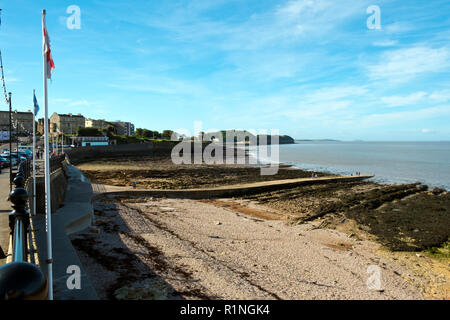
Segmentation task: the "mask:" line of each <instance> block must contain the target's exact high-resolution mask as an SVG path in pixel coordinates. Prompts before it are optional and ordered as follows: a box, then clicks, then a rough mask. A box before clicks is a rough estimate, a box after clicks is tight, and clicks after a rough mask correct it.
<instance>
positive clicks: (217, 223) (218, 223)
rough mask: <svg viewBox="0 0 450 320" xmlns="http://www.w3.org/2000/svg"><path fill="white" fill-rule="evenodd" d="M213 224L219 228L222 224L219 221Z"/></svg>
mask: <svg viewBox="0 0 450 320" xmlns="http://www.w3.org/2000/svg"><path fill="white" fill-rule="evenodd" d="M214 224H215V225H218V226H220V225H221V224H222V222H220V221H214Z"/></svg>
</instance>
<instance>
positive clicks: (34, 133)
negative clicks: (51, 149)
mask: <svg viewBox="0 0 450 320" xmlns="http://www.w3.org/2000/svg"><path fill="white" fill-rule="evenodd" d="M34 97H36V92H35V90H33V100H34ZM33 104H34V101H33ZM33 215H36V106H34V108H33Z"/></svg>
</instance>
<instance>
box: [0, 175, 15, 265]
mask: <svg viewBox="0 0 450 320" xmlns="http://www.w3.org/2000/svg"><path fill="white" fill-rule="evenodd" d="M8 196H9V169H2V173H1V174H0V247H1V248H2V250H3V251H4V253H5V254H8V247H9V219H8V216H9V212H11V210H12V207H11V202H9V201H8V200H7V199H8ZM5 263H6V259H0V265H3V264H5Z"/></svg>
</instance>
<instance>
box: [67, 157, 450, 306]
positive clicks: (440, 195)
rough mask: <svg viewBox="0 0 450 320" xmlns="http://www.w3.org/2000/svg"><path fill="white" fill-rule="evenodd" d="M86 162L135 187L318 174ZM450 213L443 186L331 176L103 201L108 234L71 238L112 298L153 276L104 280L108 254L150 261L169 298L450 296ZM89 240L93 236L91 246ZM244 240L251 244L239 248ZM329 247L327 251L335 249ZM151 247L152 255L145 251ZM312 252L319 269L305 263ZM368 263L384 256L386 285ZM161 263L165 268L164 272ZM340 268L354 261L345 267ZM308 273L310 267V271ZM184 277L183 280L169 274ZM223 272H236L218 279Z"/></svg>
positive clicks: (101, 176)
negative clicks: (218, 193)
mask: <svg viewBox="0 0 450 320" xmlns="http://www.w3.org/2000/svg"><path fill="white" fill-rule="evenodd" d="M78 167H79V168H80V169H81V170H82V171H83V172H84V173H85V174H86V176H87V177H89V178H90V179H91V180H92V181H93V182H95V183H99V184H104V185H111V186H120V187H124V186H125V187H126V186H128V187H130V184H131V182H132V181H137V184H138V186H139V187H140V188H143V189H145V188H148V189H188V188H204V187H213V186H223V185H236V184H242V183H249V182H258V181H272V180H280V179H293V178H299V177H311V174H312V173H311V172H309V171H303V170H298V169H295V170H293V169H290V168H286V167H283V168H280V170H279V172H278V174H277V175H274V176H261V175H260V174H259V173H260V171H259V168H254V167H249V166H244V165H240V166H238V165H232V166H223V165H220V166H219V165H217V166H214V165H211V166H205V165H194V166H193V165H180V166H175V165H173V164H172V163H171V161H170V159H168V158H163V157H161V158H145V159H127V160H126V161H121V160H112V159H105V160H101V161H94V162H89V163H85V164H80V165H79V166H78ZM317 175H318V176H327V175H328V174H327V173H317ZM130 189H131V187H130ZM448 210H450V195H449V194H448V192H446V191H445V190H440V189H434V190H428V188H427V187H426V186H423V185H420V184H409V185H380V184H376V183H373V182H367V181H366V182H364V181H360V182H345V183H324V184H318V185H311V186H302V187H297V188H289V189H282V190H277V191H271V192H265V193H260V194H254V195H248V196H242V197H239V198H232V199H210V200H202V201H195V200H188V199H165V198H145V197H144V198H140V199H116V200H107V201H106V202H105V201H103V200H99V201H98V202H96V218H97V219H96V221H97V227H98V228H99V231H100V233H99V234H97V233H92V232H85V233H81V234H78V235H74V238H73V243H74V245H75V246H76V247H77V248H78V250H79V254H80V256H81V257H82V260H83V261H84V264H85V265H87V266H88V269H90V270H89V272H90V273H92V274H93V275H96V276H94V278H97V277H100V278H99V280H98V282H97V286H99V288H101V290H104V289H105V290H106V289H107V290H106V292H108V295H105V296H104V297H103V298H105V299H114V298H126V299H128V298H130V297H131V298H132V296H133V294H135V295H139V294H141V295H142V294H143V292H142V290H143V289H142V288H143V286H144V287H145V286H147V287H148V283H147V282H145V281H144V282H145V283H147V284H144V282H142V281H143V279H147V280H148V277H146V276H144V273H145V272H144V273H142V277H137V278H133V279H129V278H127V276H126V275H124V274H121V271H120V268H119V269H114V270H109V271H108V270H106V271H108V272H109V274H110V276H109V277H108V276H105V277H102V276H100V274H101V273H102V272H106V271H105V268H106V269H108V267H106V265H107V264H108V261H109V260H110V259H116V258H117V257H118V256H119V257H122V258H126V257H128V258H127V259H125V260H127V261H128V260H129V258H130V257H131V256H133V261H137V262H136V263H138V264H141V263H143V264H144V265H145V268H144V267H142V266H141V268H144V269H145V270H147V271H146V272H147V273H149V274H152V275H153V276H152V277H150V278H151V279H159V280H157V281H160V282H158V283H159V284H161V286H160V287H161V288H164V289H161V290H163V292H165V297H166V298H167V297H168V295H167V294H169V293H170V292H171V294H169V296H170V297H172V298H191V297H194V298H199V299H204V298H218V299H220V298H230V299H259V298H280V299H308V298H311V299H315V298H319V299H420V297H425V298H437V299H442V298H444V299H448V298H450V294H449V293H450V290H449V289H450V287H449V283H450V266H449V256H448V244H445V243H446V241H448V237H449V229H448V226H449V225H450V220H449V215H448ZM133 217H134V218H133ZM137 217H139V218H137ZM127 219H134V220H130V221H128V220H127ZM136 219H138V220H139V221H141V223H137V220H136ZM133 221H134V222H133ZM244 221H245V223H244ZM136 223H137V224H136ZM123 228H126V230H124V229H123ZM241 228H242V230H241ZM275 230H277V231H275ZM299 234H301V235H299ZM130 235H131V236H130ZM200 235H201V236H200ZM86 239H88V240H89V241H88V242H89V243H91V244H92V245H89V247H86V245H85V243H86V241H85V240H86ZM114 239H115V240H114ZM127 239H128V240H127ZM256 239H259V241H256ZM299 239H301V240H299ZM240 241H246V244H245V245H244V246H241V247H242V248H241V249H239V250H237V251H235V250H236V249H235V244H236V243H240ZM137 245H138V246H140V247H139V248H140V249H139V248H138V247H136V246H137ZM149 246H150V247H151V248H150V247H149ZM100 248H106V249H107V250H103V249H102V252H108V254H107V256H106V257H105V254H102V255H99V252H100ZM183 248H184V249H183ZM186 248H189V249H186ZM324 248H326V249H324ZM150 249H151V250H150ZM149 250H150V251H149ZM180 250H181V251H180ZM183 250H188V251H187V252H190V254H183V253H182V252H183ZM210 250H212V251H210ZM240 250H241V251H240ZM315 250H319V251H315ZM321 250H330V251H329V252H330V254H331V255H327V254H324V252H322V251H321ZM147 251H148V252H150V254H149V256H145V254H144V252H147ZM212 252H214V253H212ZM251 252H253V253H252V254H250V253H251ZM317 252H321V253H320V254H318V253H317ZM316 253H317V254H316ZM248 254H250V256H251V257H252V258H250V256H249V255H248ZM108 255H110V256H108ZM117 255H118V256H117ZM347 255H348V256H349V257H352V258H349V259H355V257H358V258H357V263H356V264H352V263H353V262H350V261H346V259H347V258H346V257H347ZM257 256H258V259H262V260H261V261H257V262H255V263H254V265H256V266H254V267H252V264H251V263H250V262H251V261H255V259H256V258H255V257H257ZM259 256H261V257H259ZM324 256H326V257H328V258H330V259H328V258H323V257H324ZM369 256H370V257H372V258H368V257H369ZM246 257H247V258H246ZM305 257H309V258H308V259H311V261H310V263H311V264H312V265H308V266H307V265H305V262H304V260H305ZM362 257H364V258H362ZM136 259H137V260H136ZM290 259H291V260H292V259H293V261H295V262H296V264H295V265H296V266H294V265H292V264H291V262H289V263H288V264H289V268H286V265H287V264H286V263H287V262H288V261H289V260H290ZM308 259H306V260H308ZM323 259H328V260H326V261H334V262H333V263H332V264H334V266H333V267H332V266H331V265H329V266H327V264H324V263H325V262H324V261H325V260H323ZM371 259H375V260H372V261H381V260H382V261H383V263H381V264H379V263H377V264H376V265H381V266H383V265H386V266H389V267H386V268H385V270H383V276H386V280H387V282H386V283H385V284H386V289H383V290H385V291H383V292H384V293H380V292H371V291H370V290H367V286H366V284H365V280H366V279H367V270H366V269H367V266H368V263H369V262H370V261H371ZM380 259H381V260H380ZM125 260H124V261H125ZM275 261H283V263H281V262H279V263H278V262H275ZM105 262H106V263H105ZM124 263H125V262H124ZM133 263H134V262H133ZM155 263H156V264H157V265H159V266H160V267H161V265H163V266H165V267H164V268H162V269H161V270H158V267H155ZM330 263H331V262H330ZM336 263H338V266H339V267H337V268H336ZM262 265H265V266H266V267H267V268H268V269H267V270H278V271H277V273H276V274H278V275H279V277H275V278H273V277H274V276H273V274H272V272H269V271H267V270H266V271H264V269H262V267H261V266H262ZM344 265H346V266H352V267H350V268H349V269H348V267H347V271H344V269H343V266H344ZM283 266H284V267H283ZM128 267H129V266H128V264H127V268H128ZM177 268H181V269H180V270H182V271H180V272H181V273H179V272H178V273H177V271H176V270H177ZM283 268H284V269H288V270H290V272H289V274H288V273H283V272H286V271H283V270H284V269H283ZM330 268H331V269H330ZM334 268H336V269H334ZM144 269H143V270H144ZM149 270H151V272H150V271H149ZM174 270H175V271H174ZM211 270H216V271H215V272H213V271H211ZM242 270H244V271H242ZM305 270H308V271H305ZM325 270H334V271H330V272H328V271H325ZM386 270H389V271H386ZM241 271H242V272H241ZM108 272H106V274H108ZM174 272H175V273H174ZM305 272H312V273H310V274H309V275H310V276H306V273H305ZM180 274H181V275H184V276H183V277H184V278H183V277H182V278H183V279H179V280H177V281H172V280H169V279H175V278H177V277H179V276H180ZM243 274H245V276H242V275H243ZM155 275H157V276H155ZM188 275H189V276H188ZM293 275H295V276H293ZM325 275H326V276H325ZM399 275H401V276H399ZM224 277H225V279H236V280H235V281H234V280H233V281H232V280H230V281H231V284H230V283H228V282H227V281H225V282H227V283H222V282H223V281H222V282H221V281H220V279H222V278H224ZM219 278H220V279H219ZM208 279H210V280H208ZM239 279H240V280H239ZM294 279H295V280H294ZM306 279H309V280H306ZM314 279H315V280H314ZM331 279H333V280H331ZM357 279H359V280H357ZM396 279H397V280H396ZM400 279H402V280H401V282H396V281H400ZM247 280H249V281H247ZM319 280H320V281H319ZM322 280H323V281H322ZM363 280H364V281H363ZM148 281H156V280H148ZM161 281H162V282H161ZM330 281H331V282H330ZM333 281H335V282H336V283H334V282H333ZM355 281H358V283H357V284H356V283H354V282H355ZM94 282H95V281H94ZM216 282H217V283H218V284H217V283H216ZM312 282H315V283H312ZM162 283H163V284H164V285H163V284H162ZM233 283H234V284H233ZM308 283H309V284H308ZM338 283H339V284H340V285H338ZM352 283H353V284H352ZM194 284H195V285H194ZM197 284H198V285H197ZM321 284H322V285H323V286H321ZM350 284H352V285H350ZM151 287H152V288H153V287H154V286H153V285H152V286H151ZM157 287H158V286H157ZM225 287H226V288H227V289H226V290H221V289H220V288H225ZM260 287H261V288H262V289H261V288H260ZM338 287H339V288H340V289H337V288H338ZM120 288H125V289H123V290H122V291H120V290H119V289H120ZM133 288H134V289H133ZM139 288H141V289H139ZM167 288H169V289H167ZM282 288H291V289H289V290H287V291H286V289H282ZM314 288H315V289H314ZM324 288H328V289H324ZM358 288H359V289H358ZM395 288H403V289H404V290H403V289H402V290H398V291H397V289H395ZM408 288H409V289H408ZM113 289H114V290H113ZM117 290H119V293H117V292H116V291H117ZM139 290H141V291H139ZM144 291H145V290H144ZM121 292H122V293H121ZM137 292H139V293H137ZM305 292H308V294H305ZM194 293H195V294H194ZM127 295H128V296H127ZM148 298H152V297H150V296H149V297H148ZM153 298H154V297H153Z"/></svg>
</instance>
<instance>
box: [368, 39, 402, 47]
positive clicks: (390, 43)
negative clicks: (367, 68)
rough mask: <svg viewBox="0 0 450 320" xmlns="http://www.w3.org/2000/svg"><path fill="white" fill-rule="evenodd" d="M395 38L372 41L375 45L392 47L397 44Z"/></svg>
mask: <svg viewBox="0 0 450 320" xmlns="http://www.w3.org/2000/svg"><path fill="white" fill-rule="evenodd" d="M397 43H398V41H397V40H384V41H376V42H374V43H373V45H374V46H375V47H393V46H395V45H397Z"/></svg>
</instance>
